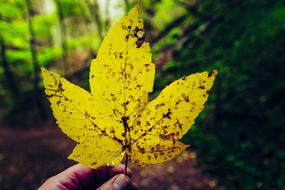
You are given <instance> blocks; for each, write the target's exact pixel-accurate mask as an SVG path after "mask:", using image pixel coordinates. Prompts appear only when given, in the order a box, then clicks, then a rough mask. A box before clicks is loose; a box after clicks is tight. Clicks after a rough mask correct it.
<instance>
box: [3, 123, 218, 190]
mask: <svg viewBox="0 0 285 190" xmlns="http://www.w3.org/2000/svg"><path fill="white" fill-rule="evenodd" d="M50 125H52V124H46V126H44V127H39V128H38V129H27V130H26V129H25V130H23V129H21V130H20V129H9V128H3V127H2V128H0V168H1V169H0V184H1V185H0V186H1V189H2V190H12V189H13V190H26V189H28V190H30V189H36V188H37V187H38V186H39V185H40V184H41V183H42V182H43V181H44V180H45V179H47V178H48V177H49V176H52V175H54V174H56V173H58V172H60V171H62V170H64V169H65V168H67V167H69V166H71V165H73V164H74V162H73V161H70V160H67V159H66V157H67V155H68V154H69V153H70V152H71V151H72V149H73V147H74V145H75V144H74V143H73V142H72V141H71V140H70V139H68V137H66V136H65V135H64V134H63V133H62V132H61V131H60V130H59V129H58V128H57V127H55V126H52V127H51V126H50ZM196 159H197V158H196V154H195V152H193V151H192V150H187V151H185V152H183V153H182V154H181V155H179V156H178V157H176V158H175V159H173V160H171V161H168V162H166V163H164V164H160V165H156V166H148V167H142V168H139V167H136V166H133V165H131V166H130V168H131V169H132V171H133V180H134V181H135V182H136V183H137V184H138V186H139V189H143V190H151V189H156V190H159V189H162V190H163V189H165V190H166V189H169V190H182V189H187V190H222V189H224V188H222V187H220V186H219V185H218V184H217V181H216V180H214V179H213V178H211V177H210V176H209V175H207V174H205V173H203V172H202V171H201V170H200V169H199V168H198V167H197V160H196Z"/></svg>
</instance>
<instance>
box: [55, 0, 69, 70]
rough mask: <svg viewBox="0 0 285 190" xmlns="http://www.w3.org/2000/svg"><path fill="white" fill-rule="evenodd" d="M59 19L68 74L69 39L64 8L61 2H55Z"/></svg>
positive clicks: (65, 68) (63, 61)
mask: <svg viewBox="0 0 285 190" xmlns="http://www.w3.org/2000/svg"><path fill="white" fill-rule="evenodd" d="M55 4H56V10H57V17H58V19H59V26H60V38H61V49H62V64H63V70H64V72H65V73H66V72H67V71H68V68H67V57H68V48H67V37H66V26H65V23H64V15H63V7H62V4H61V3H60V0H55Z"/></svg>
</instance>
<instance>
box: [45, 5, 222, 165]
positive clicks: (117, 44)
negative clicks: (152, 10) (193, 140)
mask: <svg viewBox="0 0 285 190" xmlns="http://www.w3.org/2000/svg"><path fill="white" fill-rule="evenodd" d="M154 74H155V66H154V64H153V63H152V62H151V50H150V46H149V43H147V42H146V41H145V32H144V29H143V22H142V19H141V18H140V17H139V13H138V8H137V7H135V8H133V9H132V10H131V11H130V12H129V13H128V14H127V15H126V16H124V17H123V18H121V19H120V20H119V21H118V22H117V23H116V24H115V25H114V26H113V27H111V29H110V30H109V32H108V34H107V36H106V37H105V39H104V40H103V42H102V44H101V47H100V49H99V51H98V55H97V58H96V59H95V60H93V61H92V63H91V69H90V79H89V82H90V88H91V93H89V92H87V91H85V90H84V89H82V88H80V87H78V86H76V85H74V84H72V83H70V82H68V81H67V80H65V79H64V78H62V77H60V76H59V75H58V74H56V73H54V72H50V71H47V70H46V69H44V68H42V76H43V79H44V86H45V93H46V95H47V97H48V98H49V101H50V103H51V108H52V110H53V114H54V117H55V118H56V120H57V124H58V126H59V127H60V128H61V129H62V131H63V132H64V133H65V134H67V135H68V136H69V137H70V138H72V139H73V140H75V141H76V142H77V143H78V144H77V145H76V147H75V148H74V150H73V152H72V154H71V155H70V156H69V158H70V159H73V160H75V161H78V162H80V163H82V164H84V165H86V166H89V167H91V168H97V167H99V166H102V165H118V164H119V163H120V162H121V160H122V158H123V157H124V155H126V158H127V159H126V163H127V161H128V159H129V160H131V161H132V162H133V163H135V164H137V165H146V164H157V163H162V162H164V161H166V160H170V159H172V158H173V157H175V156H176V155H177V154H179V153H180V152H181V151H183V150H184V149H185V148H187V145H185V144H183V143H182V142H180V141H179V140H180V139H181V137H182V136H183V135H184V134H185V133H186V132H187V131H188V129H189V128H190V127H191V126H192V125H193V123H194V119H195V118H196V117H197V116H198V114H199V113H200V112H201V110H202V109H203V105H204V103H205V102H206V100H207V98H208V94H209V90H210V88H211V87H212V85H213V81H214V79H215V76H216V75H217V71H213V72H210V73H208V72H202V73H196V74H193V75H190V76H187V77H183V78H181V79H179V80H176V81H174V82H173V83H172V84H170V85H169V86H167V87H166V88H165V89H164V90H163V91H162V92H161V93H160V95H159V96H158V97H157V98H155V99H154V100H152V101H151V102H148V94H149V93H150V92H152V89H153V82H154Z"/></svg>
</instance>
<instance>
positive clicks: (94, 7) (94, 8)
mask: <svg viewBox="0 0 285 190" xmlns="http://www.w3.org/2000/svg"><path fill="white" fill-rule="evenodd" d="M85 2H86V4H87V6H88V8H89V10H90V13H91V15H92V17H91V18H92V20H94V22H95V24H96V28H97V32H98V37H99V38H100V40H101V41H102V40H103V33H102V20H101V18H100V12H99V5H98V2H97V0H93V1H92V2H90V1H89V0H85Z"/></svg>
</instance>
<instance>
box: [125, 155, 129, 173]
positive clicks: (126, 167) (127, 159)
mask: <svg viewBox="0 0 285 190" xmlns="http://www.w3.org/2000/svg"><path fill="white" fill-rule="evenodd" d="M128 161H129V156H128V154H126V160H125V172H124V174H125V175H127V170H128Z"/></svg>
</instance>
